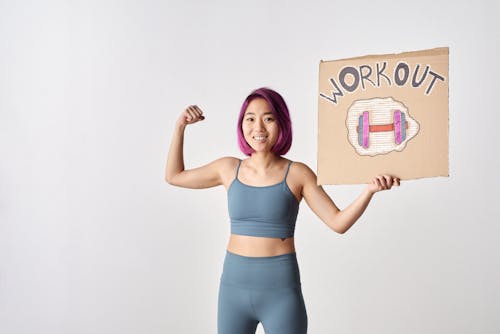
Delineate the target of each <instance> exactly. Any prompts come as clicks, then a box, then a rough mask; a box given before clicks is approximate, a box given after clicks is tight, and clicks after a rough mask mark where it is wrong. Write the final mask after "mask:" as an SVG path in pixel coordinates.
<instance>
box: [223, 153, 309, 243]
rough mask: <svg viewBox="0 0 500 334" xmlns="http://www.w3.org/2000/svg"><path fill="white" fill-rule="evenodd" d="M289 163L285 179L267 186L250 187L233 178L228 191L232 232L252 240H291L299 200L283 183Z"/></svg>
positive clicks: (284, 182)
mask: <svg viewBox="0 0 500 334" xmlns="http://www.w3.org/2000/svg"><path fill="white" fill-rule="evenodd" d="M291 164H292V161H290V162H289V163H288V167H287V170H286V173H285V177H284V178H283V180H282V181H281V182H280V183H277V184H274V185H270V186H262V187H258V186H249V185H246V184H244V183H242V182H240V180H239V179H238V172H239V170H240V165H241V160H240V161H239V162H238V167H237V168H236V176H235V178H234V180H233V182H232V183H231V185H230V186H229V189H228V191H227V201H228V209H229V217H230V219H231V233H232V234H239V235H248V236H254V237H269V238H289V237H293V234H294V231H295V222H296V220H297V213H298V211H299V201H298V200H297V198H296V197H295V195H294V194H293V193H292V191H291V190H290V188H288V185H287V184H286V177H287V175H288V171H289V170H290V165H291Z"/></svg>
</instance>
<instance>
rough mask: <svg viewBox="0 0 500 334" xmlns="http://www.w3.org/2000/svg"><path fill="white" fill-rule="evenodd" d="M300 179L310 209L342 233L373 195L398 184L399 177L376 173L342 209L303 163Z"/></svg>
mask: <svg viewBox="0 0 500 334" xmlns="http://www.w3.org/2000/svg"><path fill="white" fill-rule="evenodd" d="M300 169H302V171H301V179H302V196H303V197H304V199H305V201H306V203H307V205H309V207H310V208H311V210H312V211H313V212H314V213H315V214H316V215H317V216H318V217H319V218H320V219H321V220H322V221H323V222H324V223H325V224H326V225H328V227H330V228H331V229H332V230H334V231H335V232H337V233H340V234H344V233H345V232H347V230H349V229H350V228H351V226H352V225H354V223H355V222H356V221H357V220H358V218H359V217H360V216H361V215H362V214H363V212H364V211H365V209H366V207H367V206H368V204H369V203H370V200H371V199H372V197H373V195H374V194H375V193H376V192H378V191H382V190H388V189H391V188H392V186H393V185H396V186H399V179H398V178H393V177H392V176H390V175H378V176H376V177H375V178H373V179H372V181H371V182H370V183H369V184H367V185H366V187H365V188H364V190H363V192H362V193H361V194H360V195H359V197H358V198H357V199H356V200H354V201H353V202H352V203H351V204H350V205H349V206H347V207H346V208H345V209H343V210H339V208H338V207H337V206H336V205H335V203H334V202H333V201H332V199H331V198H330V196H328V194H327V193H326V192H325V190H324V189H323V187H322V186H319V185H317V177H316V174H314V172H313V171H312V170H311V169H310V168H309V167H307V166H306V165H304V164H300Z"/></svg>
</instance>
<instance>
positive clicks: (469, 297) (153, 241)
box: [0, 0, 500, 334]
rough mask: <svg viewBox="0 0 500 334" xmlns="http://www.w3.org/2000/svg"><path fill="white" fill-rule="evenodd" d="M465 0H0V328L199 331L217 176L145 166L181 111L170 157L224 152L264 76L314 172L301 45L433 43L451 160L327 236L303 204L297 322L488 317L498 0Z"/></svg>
mask: <svg viewBox="0 0 500 334" xmlns="http://www.w3.org/2000/svg"><path fill="white" fill-rule="evenodd" d="M472 3H473V2H472V1H470V2H465V1H447V2H445V1H412V2H407V3H406V4H405V3H404V2H403V1H372V2H369V1H366V2H365V1H363V2H355V1H335V0H329V1H309V2H306V1H245V2H240V1H206V2H202V1H199V2H198V3H197V2H194V1H118V0H117V1H0V332H1V333H5V334H18V333H30V334H31V333H47V334H49V333H50V334H58V333H70V334H73V333H75V334H79V333H89V334H90V333H106V334H111V333H117V334H118V333H120V334H128V333H148V334H154V333H215V332H216V312H217V308H216V305H217V292H218V282H219V277H220V274H221V270H222V262H223V258H224V254H225V247H226V243H227V239H228V236H229V221H228V215H227V207H226V194H225V190H224V189H223V188H222V187H219V188H214V189H207V190H198V191H194V190H188V189H181V188H176V187H173V186H170V185H168V184H166V183H165V182H164V168H165V161H166V154H167V151H168V147H169V142H170V138H171V135H172V129H173V124H174V122H175V120H176V119H177V117H178V115H179V113H180V112H181V111H182V110H183V109H184V108H185V106H187V105H189V104H198V105H199V106H200V107H202V108H203V110H204V111H205V113H206V117H207V118H206V120H205V121H204V122H202V123H198V124H196V125H193V126H191V127H189V128H188V129H187V132H186V141H185V160H186V166H187V167H188V168H191V167H195V166H198V165H200V164H205V163H208V162H209V161H212V160H214V159H216V158H218V157H220V156H225V155H232V156H237V157H243V155H242V154H241V153H240V152H239V150H238V147H237V143H236V130H235V128H236V121H237V114H238V111H239V108H240V106H241V103H242V101H243V99H244V98H245V97H246V95H247V94H248V93H249V92H250V91H251V90H253V89H254V88H257V87H261V86H268V87H271V88H273V89H275V90H277V91H278V92H280V93H281V94H282V95H283V96H284V97H285V99H286V101H287V103H288V105H289V108H290V110H291V113H292V121H293V125H294V143H293V146H292V149H291V151H290V153H289V154H288V155H287V157H288V158H290V159H292V160H299V161H302V162H305V163H306V164H308V165H309V166H310V167H311V168H312V169H313V170H316V152H317V95H318V65H319V61H320V59H324V60H332V59H339V58H346V57H353V56H361V55H366V54H384V53H393V52H402V51H413V50H421V49H428V48H433V47H440V46H449V47H450V155H449V157H450V177H449V178H442V177H441V178H431V179H423V180H414V181H407V182H403V183H402V185H401V187H400V188H399V189H394V190H391V191H390V192H383V193H379V194H377V195H376V196H375V197H374V199H373V201H372V203H371V204H370V206H369V207H368V209H367V211H366V213H365V214H364V215H363V216H362V217H361V219H360V220H359V221H358V222H357V223H356V225H354V226H353V227H352V228H351V230H349V232H348V233H347V234H345V235H339V234H336V233H334V232H332V231H330V230H329V229H328V228H327V227H326V225H324V224H323V223H322V222H321V221H320V220H319V219H318V218H317V217H315V215H314V214H313V213H312V212H311V211H310V209H309V208H308V207H307V205H306V204H305V202H302V204H301V211H300V213H299V217H298V221H297V229H296V247H297V254H298V258H299V264H300V269H301V275H302V285H303V292H304V296H305V300H306V307H307V311H308V316H309V333H312V334H317V333H319V334H321V333H337V334H340V333H360V334H366V333H372V334H375V333H381V334H382V333H383V334H389V333H395V334H396V333H419V334H420V333H454V334H457V333H498V332H500V322H499V321H498V314H499V310H500V291H499V284H498V282H500V259H499V251H500V246H499V242H498V240H499V234H500V227H499V225H498V220H499V219H498V217H499V213H500V212H499V206H500V205H499V204H498V190H499V188H500V182H499V178H498V174H497V173H498V170H499V167H500V166H499V159H498V155H497V154H498V143H499V140H498V133H499V128H498V127H497V126H496V125H497V124H498V119H499V117H500V116H499V111H498V107H497V105H498V104H497V103H496V101H497V97H498V94H499V93H498V78H499V76H500V71H499V66H498V54H499V51H500V47H499V44H500V43H499V40H500V36H499V32H500V25H499V23H498V17H499V15H500V10H499V9H500V8H499V5H498V2H495V1H493V0H492V1H484V0H483V1H475V2H474V4H472ZM362 187H363V186H362V185H351V186H326V187H325V188H326V190H327V192H328V193H329V194H330V195H331V196H332V198H333V199H334V201H335V202H336V203H337V205H338V206H340V207H345V206H346V205H348V204H349V203H350V202H351V201H352V200H354V199H355V198H356V196H358V194H359V193H360V192H361V189H362ZM258 333H263V330H262V328H261V327H260V326H259V330H258ZM284 334H286V333H284Z"/></svg>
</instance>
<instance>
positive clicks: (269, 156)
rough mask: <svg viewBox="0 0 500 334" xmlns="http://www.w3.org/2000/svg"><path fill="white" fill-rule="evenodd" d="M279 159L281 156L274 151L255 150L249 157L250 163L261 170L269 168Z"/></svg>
mask: <svg viewBox="0 0 500 334" xmlns="http://www.w3.org/2000/svg"><path fill="white" fill-rule="evenodd" d="M279 160H281V157H280V156H278V155H276V154H274V153H272V152H254V153H252V155H251V156H250V158H249V161H250V164H251V165H252V166H253V167H254V168H255V169H259V170H266V169H269V168H270V167H271V166H272V165H273V164H275V163H276V162H278V161H279Z"/></svg>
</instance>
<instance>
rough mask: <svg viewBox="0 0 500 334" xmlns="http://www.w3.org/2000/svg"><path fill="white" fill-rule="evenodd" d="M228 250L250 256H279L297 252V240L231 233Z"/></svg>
mask: <svg viewBox="0 0 500 334" xmlns="http://www.w3.org/2000/svg"><path fill="white" fill-rule="evenodd" d="M227 250H228V251H229V252H231V253H234V254H238V255H242V256H249V257H265V256H278V255H283V254H289V253H294V252H295V241H294V238H293V237H290V238H268V237H254V236H247V235H238V234H231V236H230V238H229V243H228V246H227Z"/></svg>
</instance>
